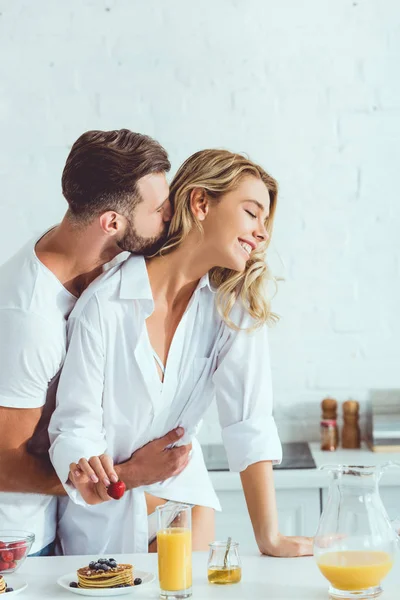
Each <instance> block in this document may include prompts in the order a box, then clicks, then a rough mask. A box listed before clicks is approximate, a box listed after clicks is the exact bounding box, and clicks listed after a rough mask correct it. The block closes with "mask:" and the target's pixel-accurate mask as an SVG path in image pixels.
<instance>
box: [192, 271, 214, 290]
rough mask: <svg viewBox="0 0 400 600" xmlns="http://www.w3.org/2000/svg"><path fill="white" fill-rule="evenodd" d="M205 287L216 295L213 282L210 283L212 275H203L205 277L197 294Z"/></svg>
mask: <svg viewBox="0 0 400 600" xmlns="http://www.w3.org/2000/svg"><path fill="white" fill-rule="evenodd" d="M204 287H208V289H209V290H210V292H212V293H213V294H215V292H216V291H217V290H216V289H215V288H213V287H212V285H211V282H210V275H209V273H206V274H205V275H203V277H202V278H201V279H200V281H199V283H198V285H197V288H196V290H195V292H197V291H198V290H201V289H202V288H204Z"/></svg>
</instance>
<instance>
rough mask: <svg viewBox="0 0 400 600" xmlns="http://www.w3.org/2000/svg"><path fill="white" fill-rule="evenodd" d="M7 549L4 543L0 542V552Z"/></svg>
mask: <svg viewBox="0 0 400 600" xmlns="http://www.w3.org/2000/svg"><path fill="white" fill-rule="evenodd" d="M4 548H7V544H6V543H5V542H0V550H3V549H4Z"/></svg>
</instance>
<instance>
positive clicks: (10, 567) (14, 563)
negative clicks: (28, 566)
mask: <svg viewBox="0 0 400 600" xmlns="http://www.w3.org/2000/svg"><path fill="white" fill-rule="evenodd" d="M16 566H17V563H16V562H10V563H8V568H9V569H15V567H16Z"/></svg>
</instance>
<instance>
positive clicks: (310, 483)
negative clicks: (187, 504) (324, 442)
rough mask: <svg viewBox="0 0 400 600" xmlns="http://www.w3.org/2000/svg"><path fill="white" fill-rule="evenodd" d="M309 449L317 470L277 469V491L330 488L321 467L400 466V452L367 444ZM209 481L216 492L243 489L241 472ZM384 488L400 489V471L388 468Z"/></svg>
mask: <svg viewBox="0 0 400 600" xmlns="http://www.w3.org/2000/svg"><path fill="white" fill-rule="evenodd" d="M309 447H310V450H311V454H312V456H313V458H314V461H315V464H316V468H315V469H287V470H274V481H275V487H276V489H277V490H280V489H282V490H283V489H299V488H307V489H313V488H314V489H315V488H326V487H327V486H328V485H329V473H328V472H327V471H320V470H319V467H321V466H322V465H327V464H336V465H337V464H349V465H378V464H383V463H385V462H388V461H393V462H396V461H397V462H398V463H399V465H400V452H372V451H371V450H370V449H369V448H368V447H367V445H366V444H363V445H362V447H361V449H359V450H344V449H342V448H339V449H338V450H336V451H335V452H323V451H322V450H320V446H319V444H318V443H317V442H312V443H311V444H309ZM210 478H211V481H212V482H213V485H214V487H215V489H216V491H217V492H218V491H236V490H239V489H241V484H240V477H239V474H238V473H230V472H229V471H212V472H210ZM381 485H382V486H385V487H386V486H388V487H394V486H400V468H398V469H396V468H391V469H388V470H387V471H386V472H385V473H384V474H383V476H382V479H381ZM399 511H400V508H399Z"/></svg>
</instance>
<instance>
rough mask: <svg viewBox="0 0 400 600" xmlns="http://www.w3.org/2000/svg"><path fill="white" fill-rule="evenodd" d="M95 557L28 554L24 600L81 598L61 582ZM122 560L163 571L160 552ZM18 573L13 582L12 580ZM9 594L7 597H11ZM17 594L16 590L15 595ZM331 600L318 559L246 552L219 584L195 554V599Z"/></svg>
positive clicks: (203, 557)
mask: <svg viewBox="0 0 400 600" xmlns="http://www.w3.org/2000/svg"><path fill="white" fill-rule="evenodd" d="M92 558H93V557H90V558H88V557H83V556H80V557H79V556H56V557H48V558H47V557H42V558H28V559H26V561H25V563H24V564H23V565H22V566H21V568H20V570H19V571H18V573H17V575H19V577H20V578H21V579H23V580H24V581H26V582H27V583H28V587H27V588H26V589H25V590H24V591H23V592H22V593H21V594H20V595H19V596H18V598H20V599H21V600H46V599H54V598H57V599H58V598H59V599H62V598H64V599H65V600H67V599H68V600H74V599H76V600H78V598H80V597H82V596H77V595H76V594H72V592H69V591H67V590H64V589H62V588H61V587H60V586H58V585H57V583H56V581H57V579H58V577H60V576H61V575H65V574H67V573H70V572H75V571H76V570H77V569H78V568H79V567H82V566H84V565H86V564H88V562H89V560H91V559H92ZM114 558H116V560H117V561H118V562H119V563H131V564H133V565H135V566H136V568H137V569H139V570H143V571H152V572H153V573H157V555H155V554H137V555H120V556H118V555H115V556H114ZM398 563H399V561H397V564H396V565H395V566H394V568H393V569H392V571H391V573H390V574H389V575H388V577H387V578H386V579H385V581H384V582H383V588H384V593H383V596H382V600H398V598H399V588H400V569H399V564H398ZM12 579H13V577H12V575H10V576H8V577H7V583H9V584H12ZM158 591H159V588H158V582H157V579H156V580H155V581H154V582H153V583H150V584H148V585H145V586H143V587H137V588H133V589H132V593H130V594H127V595H126V596H115V598H121V599H122V598H127V599H128V600H129V599H130V598H138V599H139V598H158V597H159V596H158ZM7 596H8V594H7V595H4V599H5V600H6V599H7ZM11 598H12V599H13V598H14V594H13V595H11V597H10V600H11ZM236 598H237V599H239V598H240V600H247V599H248V600H258V599H260V600H264V599H265V598H268V600H294V599H295V600H328V582H327V581H326V579H324V577H323V576H322V575H321V573H320V572H319V570H318V568H317V566H316V564H315V561H314V559H313V558H312V557H308V558H270V557H267V556H259V555H258V556H256V555H253V556H247V555H246V556H242V581H241V582H240V583H238V584H235V585H227V586H216V585H211V584H209V583H208V582H207V554H206V553H203V552H195V553H194V554H193V600H206V599H207V600H225V599H227V600H228V599H229V600H235V599H236Z"/></svg>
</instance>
